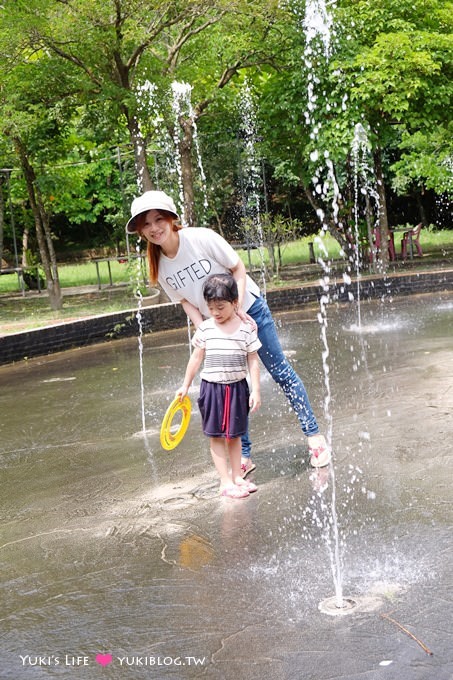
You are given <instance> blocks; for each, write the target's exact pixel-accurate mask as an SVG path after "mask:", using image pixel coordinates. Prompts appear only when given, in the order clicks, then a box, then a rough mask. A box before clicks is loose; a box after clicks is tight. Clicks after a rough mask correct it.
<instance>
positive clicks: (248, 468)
mask: <svg viewBox="0 0 453 680" xmlns="http://www.w3.org/2000/svg"><path fill="white" fill-rule="evenodd" d="M253 470H256V465H255V463H252V462H250V463H248V462H247V463H241V475H242V479H245V478H246V477H247V475H249V474H250V473H251V472H253Z"/></svg>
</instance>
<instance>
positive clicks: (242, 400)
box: [198, 378, 250, 439]
mask: <svg viewBox="0 0 453 680" xmlns="http://www.w3.org/2000/svg"><path fill="white" fill-rule="evenodd" d="M249 396H250V390H249V386H248V383H247V380H246V379H245V378H244V379H243V380H240V381H239V382H234V383H230V384H228V385H224V384H222V383H212V382H208V381H207V380H202V381H201V386H200V396H199V398H198V407H199V409H200V413H201V420H202V426H203V432H204V434H205V435H206V436H207V437H225V438H226V439H234V438H235V437H242V435H243V434H245V433H246V432H247V419H248V413H249V410H250V407H249Z"/></svg>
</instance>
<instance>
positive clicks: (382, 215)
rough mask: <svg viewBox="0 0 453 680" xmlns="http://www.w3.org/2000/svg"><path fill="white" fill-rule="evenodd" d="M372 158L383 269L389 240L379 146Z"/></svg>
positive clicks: (386, 263)
mask: <svg viewBox="0 0 453 680" xmlns="http://www.w3.org/2000/svg"><path fill="white" fill-rule="evenodd" d="M373 160H374V173H375V177H376V185H377V192H378V196H379V214H378V229H379V234H380V244H381V252H380V259H381V262H382V266H383V267H384V269H387V267H388V263H389V252H388V248H387V243H388V240H389V223H388V215H387V199H386V196H385V184H384V173H383V170H382V155H381V149H380V147H377V148H376V149H375V150H374V153H373Z"/></svg>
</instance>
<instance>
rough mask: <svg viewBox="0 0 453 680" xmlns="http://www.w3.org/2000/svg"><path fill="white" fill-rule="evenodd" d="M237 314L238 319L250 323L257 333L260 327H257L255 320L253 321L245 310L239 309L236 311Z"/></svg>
mask: <svg viewBox="0 0 453 680" xmlns="http://www.w3.org/2000/svg"><path fill="white" fill-rule="evenodd" d="M236 314H237V315H238V317H239V318H240V319H241V321H243V322H244V323H249V324H251V326H252V328H253V329H254V330H255V331H257V330H258V326H257V325H256V321H255V319H253V318H252V317H251V316H250V315H249V314H247V312H244V310H243V309H242V307H238V309H237V310H236Z"/></svg>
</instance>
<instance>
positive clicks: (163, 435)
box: [160, 396, 192, 451]
mask: <svg viewBox="0 0 453 680" xmlns="http://www.w3.org/2000/svg"><path fill="white" fill-rule="evenodd" d="M178 411H182V421H181V425H180V426H179V428H178V429H177V431H176V432H172V431H171V424H172V422H173V418H174V417H175V415H176V414H177V412H178ZM191 412H192V405H191V403H190V399H189V397H187V396H185V397H184V399H182V400H181V399H180V398H179V397H175V398H174V399H173V401H172V402H171V404H170V406H169V407H168V409H167V411H166V413H165V415H164V419H163V421H162V426H161V428H160V443H161V446H162V448H163V449H165V450H166V451H171V450H172V449H174V448H176V446H178V444H180V443H181V441H182V438H183V437H184V435H185V434H186V431H187V428H188V427H189V422H190V414H191Z"/></svg>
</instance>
